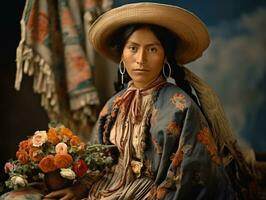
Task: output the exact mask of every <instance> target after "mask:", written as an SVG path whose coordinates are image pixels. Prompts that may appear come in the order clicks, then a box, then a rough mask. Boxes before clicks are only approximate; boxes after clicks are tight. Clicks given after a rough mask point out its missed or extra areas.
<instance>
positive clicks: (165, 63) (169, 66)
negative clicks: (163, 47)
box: [163, 61, 172, 79]
mask: <svg viewBox="0 0 266 200" xmlns="http://www.w3.org/2000/svg"><path fill="white" fill-rule="evenodd" d="M165 65H167V66H168V69H169V74H168V76H166V73H165ZM171 74H172V71H171V65H170V64H169V62H168V61H165V62H164V66H163V75H164V77H165V78H166V79H168V78H170V77H171Z"/></svg>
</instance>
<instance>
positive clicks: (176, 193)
mask: <svg viewBox="0 0 266 200" xmlns="http://www.w3.org/2000/svg"><path fill="white" fill-rule="evenodd" d="M124 92H125V91H121V92H120V93H118V94H117V95H116V96H114V97H113V98H112V99H110V100H109V101H108V102H107V104H106V105H105V107H104V108H103V110H102V112H101V113H100V117H99V120H98V123H97V130H98V135H99V141H100V142H102V143H105V144H109V143H111V142H110V140H109V138H110V130H111V129H112V126H113V124H114V122H115V121H116V119H117V116H118V114H119V113H120V112H119V109H120V107H119V106H116V104H115V102H116V101H117V99H119V98H120V97H121V96H123V94H124ZM145 120H146V125H145V127H144V129H143V130H144V131H143V132H142V133H140V134H141V135H143V137H142V138H144V139H143V142H142V153H143V157H144V161H143V165H144V167H143V169H142V171H141V177H143V176H144V177H145V176H146V177H150V178H152V179H153V180H154V184H153V189H152V190H150V191H149V198H150V199H165V200H173V199H237V198H240V199H252V196H251V195H250V193H249V189H247V188H249V184H250V182H249V179H248V178H247V179H245V178H243V177H244V176H245V174H244V175H243V177H241V178H240V177H239V176H238V173H239V171H238V170H239V169H238V168H237V167H236V165H237V163H236V161H235V160H234V159H233V160H232V161H231V162H230V164H228V163H225V162H224V158H225V155H223V154H221V153H220V152H219V151H218V147H217V146H218V145H219V144H217V143H218V142H217V141H216V140H215V139H214V137H213V134H212V132H211V129H210V128H209V124H208V122H207V120H206V118H205V116H204V115H203V113H202V111H201V109H200V108H199V107H198V106H197V105H196V104H195V103H194V102H193V100H191V98H190V97H189V96H188V95H187V94H186V93H184V92H183V90H181V89H180V88H178V87H177V86H175V85H173V84H170V83H167V84H165V85H164V86H162V87H160V89H159V90H156V91H155V92H154V94H153V106H152V109H151V112H150V115H146V119H145ZM140 137H141V136H140ZM242 178H243V179H242ZM243 180H244V181H243Z"/></svg>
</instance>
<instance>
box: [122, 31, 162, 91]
mask: <svg viewBox="0 0 266 200" xmlns="http://www.w3.org/2000/svg"><path fill="white" fill-rule="evenodd" d="M122 60H123V61H124V64H125V67H126V70H127V72H128V74H129V76H130V77H131V79H132V80H133V82H134V85H135V86H136V87H138V88H143V87H145V86H147V85H148V84H149V83H151V82H153V81H155V80H156V79H157V78H158V76H160V73H161V70H162V67H163V65H164V60H165V53H164V49H163V47H162V45H161V43H160V41H159V40H158V39H157V37H156V36H155V35H154V33H153V32H152V31H151V30H150V29H148V28H141V29H138V30H136V31H135V32H134V33H133V34H132V35H131V36H130V37H129V38H128V40H127V42H126V44H125V47H124V49H123V53H122Z"/></svg>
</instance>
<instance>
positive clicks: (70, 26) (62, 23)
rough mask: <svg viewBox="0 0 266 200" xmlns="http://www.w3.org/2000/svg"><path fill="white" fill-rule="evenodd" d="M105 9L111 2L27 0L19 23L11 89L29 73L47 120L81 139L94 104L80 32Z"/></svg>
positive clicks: (87, 49) (89, 57)
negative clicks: (58, 123)
mask: <svg viewBox="0 0 266 200" xmlns="http://www.w3.org/2000/svg"><path fill="white" fill-rule="evenodd" d="M111 6H112V0H43V1H39V0H27V1H26V3H25V8H24V12H23V16H22V19H21V41H20V43H19V46H18V48H17V58H16V59H17V74H16V82H15V88H16V89H17V90H19V89H20V85H21V81H22V77H23V74H28V75H30V76H31V75H33V76H34V83H33V88H34V91H35V92H36V93H39V94H40V95H41V99H42V100H41V104H42V106H44V108H45V109H46V111H47V113H48V116H49V118H50V120H55V121H58V122H62V123H64V124H65V125H66V126H68V127H70V128H72V129H73V130H75V131H76V132H77V133H79V134H80V135H81V136H84V137H85V138H88V137H89V132H90V130H91V128H92V126H93V124H94V123H95V120H96V117H97V107H98V105H99V98H98V94H97V90H96V87H95V85H94V80H93V68H94V50H93V49H92V47H91V46H90V44H89V42H88V40H87V34H86V33H87V30H88V28H89V26H90V25H91V24H92V22H93V21H94V20H95V19H96V18H97V17H98V16H100V15H101V14H102V13H103V12H105V11H107V10H108V9H110V8H111Z"/></svg>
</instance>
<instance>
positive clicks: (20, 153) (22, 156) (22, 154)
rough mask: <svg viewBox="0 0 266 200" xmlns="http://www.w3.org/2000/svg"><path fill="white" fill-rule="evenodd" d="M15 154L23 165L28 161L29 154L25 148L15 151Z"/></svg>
mask: <svg viewBox="0 0 266 200" xmlns="http://www.w3.org/2000/svg"><path fill="white" fill-rule="evenodd" d="M16 156H17V159H18V160H19V162H20V163H21V164H23V165H24V164H27V163H28V162H29V155H28V153H27V152H26V151H25V150H19V151H17V153H16Z"/></svg>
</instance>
